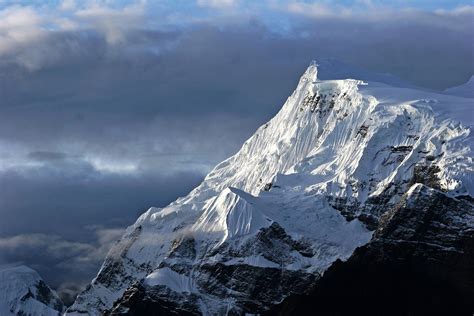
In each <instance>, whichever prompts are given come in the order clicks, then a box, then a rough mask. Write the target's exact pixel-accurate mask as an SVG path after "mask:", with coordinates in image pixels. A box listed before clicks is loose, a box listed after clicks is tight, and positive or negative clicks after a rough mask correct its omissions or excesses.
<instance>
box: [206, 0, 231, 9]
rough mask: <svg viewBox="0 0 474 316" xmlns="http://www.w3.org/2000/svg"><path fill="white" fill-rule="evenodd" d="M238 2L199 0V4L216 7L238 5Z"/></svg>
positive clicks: (225, 7) (224, 7)
mask: <svg viewBox="0 0 474 316" xmlns="http://www.w3.org/2000/svg"><path fill="white" fill-rule="evenodd" d="M237 3H238V1H237V0H197V4H198V5H199V6H202V7H210V8H216V9H227V8H230V7H234V6H236V5H237Z"/></svg>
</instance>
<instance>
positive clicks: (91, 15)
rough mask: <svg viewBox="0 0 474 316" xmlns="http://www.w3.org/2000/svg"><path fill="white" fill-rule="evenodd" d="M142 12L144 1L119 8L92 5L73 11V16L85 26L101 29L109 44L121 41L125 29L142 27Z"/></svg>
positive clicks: (125, 31)
mask: <svg viewBox="0 0 474 316" xmlns="http://www.w3.org/2000/svg"><path fill="white" fill-rule="evenodd" d="M144 14H145V4H144V3H138V4H134V5H129V6H125V7H123V8H120V9H112V8H109V7H106V6H102V5H92V6H90V7H87V8H84V9H80V10H78V11H76V12H75V16H76V17H77V18H78V19H79V21H81V22H82V23H83V24H84V25H85V27H86V28H94V29H96V30H100V31H102V32H103V33H104V34H105V36H106V40H107V42H108V43H109V44H117V43H120V42H123V41H124V40H125V37H126V34H127V31H129V30H133V29H136V28H142V27H144V26H145V25H146V21H145V16H144Z"/></svg>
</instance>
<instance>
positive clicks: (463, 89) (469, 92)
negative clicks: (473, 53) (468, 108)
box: [444, 76, 474, 98]
mask: <svg viewBox="0 0 474 316" xmlns="http://www.w3.org/2000/svg"><path fill="white" fill-rule="evenodd" d="M444 93H446V94H451V95H457V96H460V97H464V98H474V76H471V78H469V80H468V81H467V82H466V83H464V84H462V85H460V86H457V87H452V88H448V89H446V90H444Z"/></svg>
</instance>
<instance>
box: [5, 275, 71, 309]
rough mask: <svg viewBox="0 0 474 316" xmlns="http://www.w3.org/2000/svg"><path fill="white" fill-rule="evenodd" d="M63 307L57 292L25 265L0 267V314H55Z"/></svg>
mask: <svg viewBox="0 0 474 316" xmlns="http://www.w3.org/2000/svg"><path fill="white" fill-rule="evenodd" d="M63 309H64V306H63V303H62V302H61V300H60V299H59V297H58V296H57V294H56V293H55V292H54V291H53V290H51V289H50V288H49V287H48V286H47V285H46V284H45V283H44V282H43V280H42V279H41V277H40V276H39V275H38V273H36V271H34V270H32V269H30V268H28V267H25V266H19V267H0V315H2V316H8V315H12V316H13V315H30V316H57V315H60V314H61V313H62V311H63Z"/></svg>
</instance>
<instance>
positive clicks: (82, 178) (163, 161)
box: [0, 6, 474, 293]
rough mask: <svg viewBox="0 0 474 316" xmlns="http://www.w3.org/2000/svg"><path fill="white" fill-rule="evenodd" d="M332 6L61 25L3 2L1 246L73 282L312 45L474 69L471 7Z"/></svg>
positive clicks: (183, 185) (319, 53)
mask: <svg viewBox="0 0 474 316" xmlns="http://www.w3.org/2000/svg"><path fill="white" fill-rule="evenodd" d="M323 9H324V8H315V7H303V11H301V10H300V9H299V7H297V6H296V7H295V6H294V7H291V8H287V7H284V8H279V10H281V12H284V14H285V21H286V22H285V23H288V27H286V26H285V25H279V24H278V23H276V24H278V25H276V24H272V23H270V24H269V23H267V22H265V21H262V20H261V19H260V18H259V17H258V16H243V17H233V18H232V19H231V20H232V22H231V23H230V22H223V21H222V20H219V19H216V20H215V21H204V22H202V21H200V22H196V23H192V24H191V26H190V25H186V26H176V27H168V28H163V29H160V30H154V29H150V28H149V27H144V26H143V25H141V22H140V19H137V17H140V16H141V14H142V13H141V11H140V10H135V9H134V8H131V9H129V10H122V11H119V12H115V11H114V12H110V11H107V10H96V11H91V10H89V11H82V13H80V14H79V13H78V14H79V15H78V19H79V20H74V21H73V22H78V23H79V22H81V23H82V22H83V21H87V23H88V24H87V25H86V27H82V28H71V29H69V28H63V29H59V30H55V31H54V32H48V31H46V28H41V27H39V26H41V25H42V23H43V22H42V18H41V17H40V16H38V13H37V12H35V11H34V10H32V9H31V8H30V9H28V10H26V11H24V10H23V11H22V9H19V8H16V9H15V10H16V11H15V10H13V11H12V12H13V13H12V12H10V13H8V14H10V16H13V17H14V19H12V20H13V21H14V22H15V23H17V24H15V23H13V24H8V23H3V24H2V21H0V54H1V58H0V217H1V218H2V220H1V221H0V256H1V257H2V258H0V259H3V261H6V262H24V263H27V264H29V265H32V266H33V267H34V268H37V269H38V270H39V271H40V273H42V274H43V276H44V277H45V278H46V280H47V281H48V282H51V283H52V284H53V285H54V286H60V287H61V289H62V291H63V293H72V292H74V288H76V287H77V286H76V285H77V284H83V283H84V282H86V281H88V280H90V279H91V278H92V277H93V276H94V274H95V273H96V272H97V269H98V267H99V264H100V261H101V260H102V256H103V254H104V252H105V249H106V248H108V247H109V246H110V241H111V240H109V239H107V238H108V237H104V236H105V235H107V236H109V237H110V239H115V238H116V237H117V236H118V235H119V232H120V229H121V228H123V227H125V226H127V225H129V224H131V223H133V222H134V220H135V219H136V218H137V216H138V215H139V214H140V213H141V212H142V211H144V210H146V209H147V208H148V207H150V206H164V205H166V204H167V203H169V202H171V201H172V200H174V199H175V198H176V197H177V196H180V195H184V194H186V193H187V192H188V191H189V190H191V189H192V188H193V187H194V186H196V185H197V184H198V183H199V181H200V180H201V179H202V177H203V176H204V174H205V173H206V172H207V171H208V170H209V169H210V168H211V167H212V166H213V165H214V164H216V163H217V162H219V161H220V160H222V159H224V158H226V157H227V156H229V155H230V154H232V153H234V152H235V151H237V150H238V148H239V147H240V144H241V143H242V142H243V141H244V140H245V139H246V138H247V137H249V136H250V135H251V134H252V133H253V131H254V130H255V129H256V128H257V127H258V126H259V125H260V124H262V123H264V122H265V121H266V120H268V119H269V118H270V117H271V116H273V114H274V113H276V112H277V111H278V109H279V108H280V107H281V106H282V104H283V103H284V101H285V99H286V98H287V97H288V96H289V95H290V94H291V92H292V89H294V87H295V85H296V83H297V80H298V77H299V75H300V74H301V73H302V72H303V71H304V69H305V67H306V66H307V65H308V63H309V61H310V60H311V59H314V58H321V57H335V58H338V59H341V60H345V61H347V62H350V63H353V64H357V65H359V66H362V67H365V68H367V69H370V70H372V71H379V72H390V73H393V74H396V75H398V76H400V77H402V78H403V79H405V80H407V81H410V82H412V83H414V84H417V85H421V86H425V87H428V88H433V89H436V88H445V87H447V86H450V85H455V84H460V83H462V82H463V81H465V80H467V79H468V78H469V77H470V76H471V75H472V73H474V63H473V59H472V58H473V44H472V41H471V40H470V39H472V38H473V33H474V28H473V27H472V21H473V17H474V14H473V12H472V10H469V9H466V10H464V11H462V10H460V11H456V12H454V11H453V12H438V13H426V12H418V11H408V12H399V13H397V14H394V13H393V12H392V13H391V14H390V12H389V13H387V12H378V13H377V12H371V13H369V14H358V15H352V14H346V15H341V16H340V15H339V14H337V13H335V12H333V11H332V10H330V9H326V10H323ZM281 12H280V13H279V14H283V13H281ZM108 15H112V16H113V17H114V18H113V19H112V20H107V16H108ZM97 17H99V18H97ZM117 17H118V18H117ZM278 17H280V16H279V15H278ZM121 19H123V23H120V22H121ZM4 20H5V19H4ZM18 21H19V22H18ZM103 21H109V22H110V23H102V22H103ZM20 22H21V23H20ZM126 22H129V23H126ZM18 23H20V26H21V27H20V28H18ZM282 23H283V22H282ZM118 24H120V27H117V25H118ZM283 24H284V23H283ZM11 25H14V26H15V25H16V26H15V27H16V29H17V30H18V32H20V31H22V32H23V33H21V32H20V35H21V34H27V35H28V34H29V35H31V34H33V35H34V36H32V37H31V38H30V37H25V36H17V34H19V33H18V32H13V33H12V32H10V31H9V30H10V29H11V28H12V26H11ZM127 25H128V26H129V27H128V26H127ZM5 30H6V31H5ZM2 32H5V34H7V35H8V34H9V35H8V36H6V37H2V34H3V33H2ZM15 36H17V37H15ZM25 38H26V39H25ZM94 225H100V227H97V226H94ZM116 229H118V230H116ZM98 253H100V254H101V255H97V254H98ZM73 270H74V271H76V272H73ZM71 282H72V284H71Z"/></svg>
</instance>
